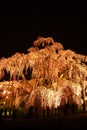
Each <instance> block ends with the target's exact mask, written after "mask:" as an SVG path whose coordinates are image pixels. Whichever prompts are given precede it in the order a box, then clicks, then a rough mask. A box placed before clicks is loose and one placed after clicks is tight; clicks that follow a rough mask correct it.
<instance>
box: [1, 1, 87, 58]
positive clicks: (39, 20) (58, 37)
mask: <svg viewBox="0 0 87 130" xmlns="http://www.w3.org/2000/svg"><path fill="white" fill-rule="evenodd" d="M85 16H86V14H85V13H84V12H81V11H80V10H79V9H74V8H64V7H59V5H57V4H53V3H52V4H49V3H48V4H46V5H45V4H43V3H39V4H37V5H36V4H33V5H29V6H28V8H27V7H26V8H23V7H21V8H15V9H14V10H9V11H3V10H2V11H1V12H0V58H1V57H9V56H11V55H13V54H14V53H16V52H24V53H25V52H26V51H27V49H28V48H29V47H30V46H32V43H33V41H34V40H36V39H37V37H38V36H43V37H48V36H51V37H53V38H54V40H55V41H58V42H61V43H62V44H63V46H64V48H65V49H71V50H74V51H76V52H77V53H81V54H85V55H87V50H86V34H87V33H86V27H87V23H86V21H85V20H86V17H85Z"/></svg>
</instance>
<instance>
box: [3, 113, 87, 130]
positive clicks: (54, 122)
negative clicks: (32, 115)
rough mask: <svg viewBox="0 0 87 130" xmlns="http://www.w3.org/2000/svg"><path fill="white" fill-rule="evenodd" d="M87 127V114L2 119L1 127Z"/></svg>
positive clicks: (71, 129)
mask: <svg viewBox="0 0 87 130" xmlns="http://www.w3.org/2000/svg"><path fill="white" fill-rule="evenodd" d="M86 127H87V115H74V116H61V117H57V118H56V117H54V118H45V119H30V120H29V119H28V120H27V119H26V120H8V121H0V129H1V130H3V129H6V130H9V129H16V128H22V129H24V130H25V129H26V128H27V129H37V130H39V129H40V130H83V129H86Z"/></svg>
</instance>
